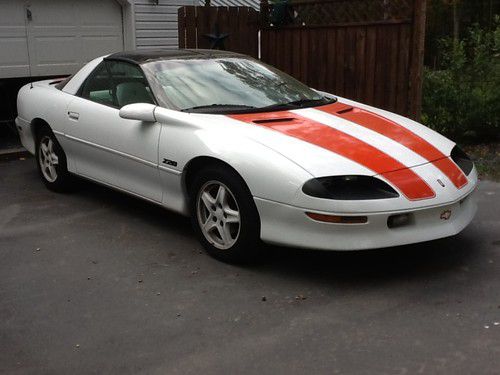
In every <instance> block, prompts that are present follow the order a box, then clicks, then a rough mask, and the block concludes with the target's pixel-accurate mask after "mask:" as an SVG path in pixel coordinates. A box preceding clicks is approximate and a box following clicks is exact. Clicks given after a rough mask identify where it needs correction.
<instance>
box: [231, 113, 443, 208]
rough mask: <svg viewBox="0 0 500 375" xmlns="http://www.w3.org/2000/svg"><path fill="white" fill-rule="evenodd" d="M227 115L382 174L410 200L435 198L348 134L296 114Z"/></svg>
mask: <svg viewBox="0 0 500 375" xmlns="http://www.w3.org/2000/svg"><path fill="white" fill-rule="evenodd" d="M230 117H231V118H233V119H235V120H239V121H243V122H247V123H250V124H252V125H259V126H264V127H266V128H268V129H272V130H275V131H278V132H280V133H283V134H286V135H288V136H291V137H294V138H298V139H300V140H303V141H305V142H308V143H311V144H314V145H316V146H319V147H322V148H324V149H326V150H329V151H332V152H334V153H336V154H339V155H342V156H344V157H346V158H348V159H350V160H352V161H354V162H356V163H358V164H361V165H363V166H365V167H366V168H369V169H371V170H372V171H374V172H375V173H376V174H380V175H382V176H383V177H384V178H386V179H387V180H389V181H390V182H391V183H392V184H394V185H395V186H396V187H397V188H398V189H399V190H400V191H401V192H402V193H403V194H404V195H405V196H406V197H407V198H408V199H410V200H421V199H429V198H433V197H435V192H434V191H433V190H432V189H431V188H430V186H429V185H428V184H427V183H426V182H425V181H424V180H423V179H422V178H421V177H420V176H418V175H417V174H416V173H415V172H413V171H412V170H411V169H409V168H407V167H406V166H405V165H404V164H402V163H400V162H399V161H397V160H396V159H394V158H393V157H392V156H390V155H387V154H386V153H384V152H382V151H380V150H379V149H377V148H375V147H373V146H371V145H370V144H368V143H366V142H364V141H362V140H360V139H357V138H355V137H353V136H351V135H349V134H346V133H344V132H342V131H340V130H337V129H334V128H332V127H329V126H327V125H324V124H321V123H319V122H316V121H313V120H310V119H308V118H306V117H303V116H301V115H299V114H297V113H291V112H288V111H279V112H266V113H248V114H236V115H230Z"/></svg>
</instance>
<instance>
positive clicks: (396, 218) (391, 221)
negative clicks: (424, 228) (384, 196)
mask: <svg viewBox="0 0 500 375" xmlns="http://www.w3.org/2000/svg"><path fill="white" fill-rule="evenodd" d="M410 223H411V215H410V214H399V215H392V216H389V218H388V219H387V226H388V227H389V228H398V227H403V226H405V225H408V224H410Z"/></svg>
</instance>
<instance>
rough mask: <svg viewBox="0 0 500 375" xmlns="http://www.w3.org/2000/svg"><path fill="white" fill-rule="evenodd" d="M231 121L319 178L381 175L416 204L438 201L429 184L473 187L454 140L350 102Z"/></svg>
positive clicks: (244, 117)
mask: <svg viewBox="0 0 500 375" xmlns="http://www.w3.org/2000/svg"><path fill="white" fill-rule="evenodd" d="M227 117H228V118H230V119H231V120H234V121H238V122H239V123H244V124H246V125H251V127H249V130H248V131H245V133H246V135H247V136H248V137H251V138H252V139H253V140H254V141H256V142H259V143H261V144H264V145H266V146H267V147H270V148H272V149H273V150H275V151H276V152H278V153H280V154H282V155H284V156H285V157H287V158H288V159H290V160H291V161H293V162H294V163H296V164H298V165H300V166H301V167H302V168H304V169H305V170H307V171H308V172H309V173H311V174H312V175H313V176H315V177H321V176H332V175H353V174H361V175H371V176H375V175H379V176H382V177H384V178H385V179H386V180H388V181H389V182H391V183H393V185H396V186H397V187H398V188H399V189H400V190H402V191H403V192H404V193H405V195H406V196H407V197H408V198H410V199H424V198H431V197H433V196H434V192H433V190H432V189H431V188H429V186H428V183H427V182H426V181H427V180H429V179H432V181H436V179H439V178H443V179H446V180H447V182H451V183H452V184H453V185H454V186H455V187H456V188H457V189H460V188H461V187H463V186H464V185H466V184H467V178H466V176H465V175H464V174H463V173H462V171H461V170H460V169H459V168H458V166H457V165H456V164H455V163H454V162H453V161H452V160H451V159H450V158H449V155H450V152H451V150H452V148H453V147H454V145H455V144H454V143H453V142H452V141H450V140H448V139H446V138H445V137H443V136H441V135H440V134H438V133H436V132H434V131H432V130H431V129H429V128H427V127H425V126H423V125H420V124H418V123H416V122H414V121H412V120H409V119H407V118H404V117H402V116H398V115H396V114H393V113H390V112H387V111H383V110H379V109H375V108H372V107H369V106H366V105H362V104H360V103H356V102H353V101H349V100H347V99H339V100H338V101H337V102H335V103H333V104H328V105H324V106H319V107H314V108H305V109H298V110H291V111H277V112H263V113H246V114H236V115H230V116H227ZM250 129H251V130H250ZM425 165H429V166H428V167H427V168H424V167H423V166H425ZM415 189H416V190H419V191H417V192H415Z"/></svg>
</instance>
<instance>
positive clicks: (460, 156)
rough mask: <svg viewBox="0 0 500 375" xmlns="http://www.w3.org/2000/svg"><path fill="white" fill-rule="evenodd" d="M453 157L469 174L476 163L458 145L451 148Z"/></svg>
mask: <svg viewBox="0 0 500 375" xmlns="http://www.w3.org/2000/svg"><path fill="white" fill-rule="evenodd" d="M450 156H451V159H452V160H453V161H454V162H455V163H456V164H457V165H458V167H459V168H460V169H461V170H462V172H464V173H465V174H466V175H467V176H468V175H469V173H470V172H471V171H472V168H473V167H474V163H473V162H472V160H471V158H469V156H468V155H467V154H466V153H465V152H463V151H462V149H461V148H460V147H458V146H455V147H453V150H451V155H450Z"/></svg>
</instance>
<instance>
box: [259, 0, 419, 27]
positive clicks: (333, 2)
mask: <svg viewBox="0 0 500 375" xmlns="http://www.w3.org/2000/svg"><path fill="white" fill-rule="evenodd" d="M413 1H414V0H322V1H308V2H304V1H302V2H294V1H292V2H291V4H289V6H288V9H287V10H286V11H283V8H282V7H281V9H279V6H275V5H273V4H269V6H268V10H267V12H266V11H265V9H263V10H264V12H265V14H267V20H266V16H265V14H264V15H263V16H264V22H265V23H267V24H268V25H270V26H286V25H296V26H328V25H334V24H350V23H371V22H384V21H385V22H387V21H408V20H410V19H411V18H412V6H413ZM285 13H286V14H285ZM273 22H274V24H273Z"/></svg>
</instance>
